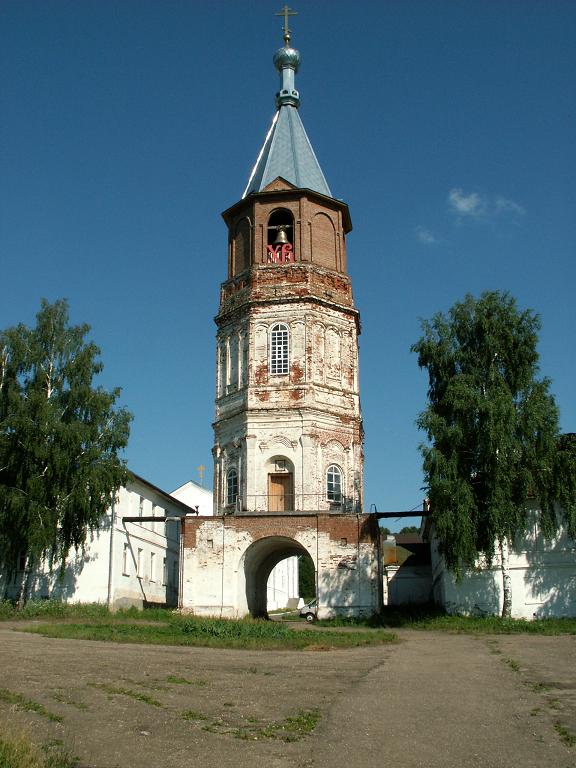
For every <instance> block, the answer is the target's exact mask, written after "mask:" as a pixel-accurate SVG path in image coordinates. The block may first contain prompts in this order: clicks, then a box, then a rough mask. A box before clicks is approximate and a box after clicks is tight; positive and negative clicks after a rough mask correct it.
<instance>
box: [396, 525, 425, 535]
mask: <svg viewBox="0 0 576 768" xmlns="http://www.w3.org/2000/svg"><path fill="white" fill-rule="evenodd" d="M400 533H420V527H419V526H418V525H405V526H404V528H401V529H400Z"/></svg>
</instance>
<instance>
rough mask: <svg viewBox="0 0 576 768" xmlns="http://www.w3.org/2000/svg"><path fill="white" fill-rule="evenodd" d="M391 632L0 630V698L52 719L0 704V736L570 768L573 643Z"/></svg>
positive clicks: (279, 757)
mask: <svg viewBox="0 0 576 768" xmlns="http://www.w3.org/2000/svg"><path fill="white" fill-rule="evenodd" d="M399 636H400V642H399V643H398V644H396V645H393V646H385V647H378V648H362V649H350V650H343V651H323V652H322V651H321V652H318V651H316V652H311V651H304V652H263V651H262V652H260V651H258V652H255V651H231V650H211V649H204V648H173V647H171V648H162V647H158V646H138V645H113V644H107V643H96V642H91V641H72V640H66V641H64V640H53V639H47V638H42V637H39V636H36V635H29V634H25V633H23V632H18V631H14V630H13V629H11V628H10V627H8V626H0V665H1V666H0V670H1V671H0V688H3V689H7V690H9V691H11V692H14V693H17V694H19V695H21V696H23V697H25V698H27V699H30V700H32V701H34V702H37V703H40V704H42V705H43V706H44V707H45V709H46V711H47V712H48V713H49V714H50V713H51V714H52V715H53V716H56V717H60V718H62V719H61V721H60V722H57V721H53V720H50V719H48V717H47V716H46V714H37V713H34V712H26V711H22V710H21V709H20V708H19V707H17V706H15V705H14V704H13V703H12V704H10V703H9V702H7V701H6V700H4V701H1V700H0V728H1V729H2V732H3V733H7V732H10V731H13V730H19V731H21V732H22V731H24V732H27V733H29V734H30V735H31V736H32V738H33V739H34V740H36V741H37V742H39V743H41V742H47V741H50V740H54V739H61V740H62V741H63V742H64V743H65V744H67V745H68V746H70V747H71V749H72V751H73V752H74V753H75V754H76V755H78V757H79V758H80V761H81V762H80V764H81V766H82V768H120V767H122V768H126V766H129V768H144V767H146V768H148V767H149V766H159V767H161V768H176V766H178V768H187V767H188V766H200V765H201V766H207V767H208V768H211V767H212V766H214V767H216V766H235V768H243V767H244V766H246V767H248V766H260V765H262V766H267V767H270V768H287V766H301V767H302V768H303V767H304V766H306V767H308V768H310V767H313V768H316V767H318V768H319V767H320V766H325V765H338V766H346V768H360V767H363V766H370V767H372V766H395V767H398V768H417V767H418V768H420V767H421V768H440V767H442V768H452V766H454V768H456V766H458V768H462V766H465V767H468V766H470V768H504V767H505V766H506V768H516V767H517V768H542V767H543V766H548V765H550V766H554V768H575V766H576V745H574V746H568V744H567V743H566V742H569V741H570V740H571V738H570V737H571V736H572V735H574V738H575V740H576V638H574V637H554V638H546V637H530V636H527V635H522V636H516V637H511V636H506V637H503V636H500V637H473V636H466V635H448V634H440V633H424V632H401V633H400V635H399ZM300 712H305V713H306V714H305V715H304V716H301V717H300V719H299V720H298V719H297V720H296V721H294V719H293V718H295V717H296V718H298V713H300ZM291 718H292V719H291ZM316 720H317V723H316V727H315V730H314V731H313V733H311V734H310V735H307V736H305V735H302V733H303V731H305V730H306V728H307V727H311V726H312V725H313V724H314V722H315V721H316ZM295 722H296V726H294V723H295ZM300 726H302V727H300ZM283 737H288V738H295V739H296V740H295V741H288V742H286V741H284V740H282V738H283Z"/></svg>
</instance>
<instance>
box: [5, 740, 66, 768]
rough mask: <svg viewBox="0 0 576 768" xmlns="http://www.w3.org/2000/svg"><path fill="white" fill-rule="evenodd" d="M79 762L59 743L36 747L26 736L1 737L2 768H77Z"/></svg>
mask: <svg viewBox="0 0 576 768" xmlns="http://www.w3.org/2000/svg"><path fill="white" fill-rule="evenodd" d="M76 765H77V761H76V760H75V759H74V758H72V757H71V756H70V755H69V754H68V752H66V751H65V750H64V749H62V747H61V746H60V744H59V743H56V744H54V743H52V744H48V745H46V746H45V747H43V748H42V749H39V748H38V747H36V746H35V745H34V744H32V742H31V741H30V740H29V739H28V738H26V737H25V736H10V737H9V738H5V737H3V736H0V768H75V766H76Z"/></svg>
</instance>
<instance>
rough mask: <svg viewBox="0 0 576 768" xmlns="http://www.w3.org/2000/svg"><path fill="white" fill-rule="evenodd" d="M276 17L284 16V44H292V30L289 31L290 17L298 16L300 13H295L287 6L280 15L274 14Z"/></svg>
mask: <svg viewBox="0 0 576 768" xmlns="http://www.w3.org/2000/svg"><path fill="white" fill-rule="evenodd" d="M274 15H275V16H284V42H285V43H286V45H288V43H289V42H290V30H289V29H288V17H289V16H298V11H293V10H292V8H289V7H288V6H287V5H285V6H284V8H282V10H281V11H280V13H276V14H274Z"/></svg>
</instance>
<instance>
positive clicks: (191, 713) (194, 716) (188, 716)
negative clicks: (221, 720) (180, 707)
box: [182, 709, 210, 721]
mask: <svg viewBox="0 0 576 768" xmlns="http://www.w3.org/2000/svg"><path fill="white" fill-rule="evenodd" d="M182 717H183V718H184V720H192V721H194V720H209V719H210V718H209V717H208V715H205V714H203V713H202V712H198V711H197V710H195V709H187V710H186V711H185V712H182Z"/></svg>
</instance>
